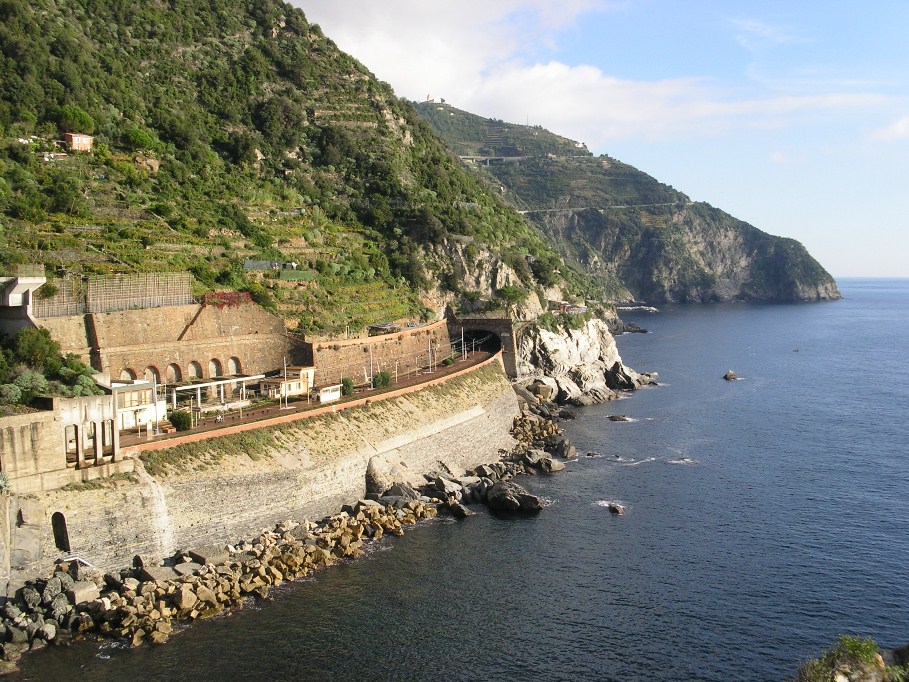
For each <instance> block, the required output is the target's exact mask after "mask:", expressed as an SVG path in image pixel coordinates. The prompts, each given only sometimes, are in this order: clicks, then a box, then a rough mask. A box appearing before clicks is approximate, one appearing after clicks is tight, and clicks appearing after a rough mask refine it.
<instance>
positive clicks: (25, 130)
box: [0, 0, 589, 335]
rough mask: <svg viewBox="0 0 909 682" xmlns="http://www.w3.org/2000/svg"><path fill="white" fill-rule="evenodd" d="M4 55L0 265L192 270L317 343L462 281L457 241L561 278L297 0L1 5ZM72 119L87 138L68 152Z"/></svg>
mask: <svg viewBox="0 0 909 682" xmlns="http://www.w3.org/2000/svg"><path fill="white" fill-rule="evenodd" d="M0 47H2V48H3V49H2V50H0V72H2V73H3V74H4V78H3V80H2V82H0V269H2V268H3V266H5V265H12V264H16V263H44V264H45V265H46V266H47V267H48V268H49V269H50V271H51V274H52V275H62V274H63V273H64V272H65V273H70V274H72V273H76V274H104V273H110V272H135V271H140V272H141V271H148V272H152V271H162V270H170V271H173V270H187V271H190V272H192V273H193V275H194V276H195V278H196V289H197V292H198V293H202V292H204V291H207V290H212V289H233V290H240V291H248V292H249V293H250V294H251V295H252V297H253V299H254V300H256V301H257V302H259V303H261V304H262V305H264V306H265V307H266V308H269V309H272V310H275V311H277V312H278V313H280V314H281V315H283V316H284V317H285V319H287V320H288V322H289V323H290V326H294V325H297V326H298V328H299V330H300V331H301V332H302V333H306V334H318V335H331V334H336V333H338V332H339V331H343V330H344V329H345V328H346V327H348V326H349V327H351V328H352V329H359V328H362V327H363V326H365V325H367V324H371V323H374V322H387V321H391V320H396V319H419V318H423V317H425V316H426V314H427V313H426V311H425V308H424V306H423V304H422V303H421V299H420V293H421V292H422V291H425V290H427V289H430V288H433V287H434V286H436V285H437V284H439V283H440V282H441V286H442V287H443V289H444V288H448V289H449V290H451V291H457V290H458V288H459V283H458V282H456V281H452V280H451V279H450V278H446V277H445V273H450V272H451V271H452V265H451V256H450V248H449V247H450V245H449V243H448V241H449V239H451V238H453V237H454V236H458V237H464V238H470V239H472V240H473V242H474V243H475V244H476V245H477V246H478V247H479V246H482V247H485V248H486V249H488V250H489V251H491V252H492V253H493V254H495V255H497V256H501V257H505V256H508V258H510V259H512V260H513V261H515V262H518V261H520V262H524V263H525V266H526V258H527V257H528V256H529V257H531V258H534V259H537V260H538V261H539V262H540V263H541V264H545V265H541V266H538V267H537V269H535V270H529V269H527V271H526V272H523V273H522V274H521V279H522V283H523V286H525V287H526V288H527V289H528V290H531V289H533V288H535V287H536V286H537V284H539V283H542V284H553V283H557V282H559V281H560V279H559V277H558V276H557V274H556V273H557V271H558V270H559V263H560V259H559V257H558V255H557V254H556V253H555V251H554V249H553V248H552V247H551V246H550V245H549V244H548V242H547V241H546V240H545V238H544V237H542V235H540V233H539V232H538V231H537V230H535V229H534V228H533V227H531V226H530V225H529V224H528V223H527V222H526V220H524V219H523V218H522V217H521V216H520V215H518V214H516V213H515V212H514V211H513V210H511V209H510V208H509V207H508V206H507V205H506V204H505V202H504V201H503V200H502V199H501V198H500V197H498V196H497V195H496V194H495V193H493V192H489V191H488V190H487V189H486V186H485V183H484V182H483V181H482V179H481V178H478V177H477V176H476V175H475V174H473V173H470V172H469V171H467V170H466V169H464V168H463V167H462V165H461V164H460V163H459V161H458V159H457V158H456V157H454V156H453V155H452V154H451V153H450V151H449V150H448V149H447V148H446V147H445V145H444V143H443V142H442V141H441V140H439V139H438V138H437V137H436V136H435V134H434V133H433V132H432V130H431V128H430V127H429V125H428V124H427V123H426V122H425V121H424V120H423V119H422V118H421V117H420V116H419V115H418V114H417V112H416V111H415V110H414V109H413V107H412V106H411V105H410V104H409V103H407V102H404V101H401V100H399V99H398V98H397V97H395V95H394V93H393V92H392V91H391V89H390V88H389V86H388V85H387V84H384V83H381V82H379V81H377V80H375V79H374V78H373V77H372V76H371V74H369V72H368V71H366V69H365V68H364V67H363V66H362V65H360V64H359V63H357V62H356V61H355V60H354V59H352V58H351V57H349V56H348V55H346V54H344V53H342V52H340V51H339V50H338V49H337V48H336V47H335V45H334V44H333V43H332V42H331V41H330V40H329V39H327V38H326V37H325V36H324V35H322V32H321V30H320V29H319V27H318V26H316V25H313V24H310V23H309V22H308V21H307V20H306V17H305V16H304V15H303V13H302V12H301V11H300V10H298V9H295V8H293V7H291V6H290V5H288V4H286V3H283V2H278V1H277V0H261V1H260V0H256V1H253V0H240V2H233V1H229V0H175V1H174V2H171V3H169V4H167V5H166V6H164V5H160V4H156V3H125V4H124V3H112V2H109V1H108V0H37V1H35V2H27V1H26V0H3V1H2V2H0ZM67 131H70V132H82V133H92V134H94V136H95V137H94V150H93V152H92V153H90V154H87V153H72V152H70V153H68V154H66V155H60V153H61V152H63V151H64V149H63V148H62V147H61V146H59V145H58V139H59V137H60V136H61V134H62V133H64V132H67ZM246 259H251V260H273V261H279V262H285V263H290V262H293V263H296V264H297V267H296V269H294V270H293V272H296V273H300V274H299V276H298V275H285V276H283V277H282V276H281V273H280V271H278V272H276V271H272V270H265V271H257V270H245V269H244V267H243V261H244V260H246ZM525 269H526V267H525ZM569 279H570V282H571V283H572V286H573V287H574V288H575V289H576V290H578V291H581V290H584V289H585V288H589V283H587V282H586V280H585V279H584V276H583V274H582V273H580V272H575V273H573V274H572V275H571V277H570V278H569Z"/></svg>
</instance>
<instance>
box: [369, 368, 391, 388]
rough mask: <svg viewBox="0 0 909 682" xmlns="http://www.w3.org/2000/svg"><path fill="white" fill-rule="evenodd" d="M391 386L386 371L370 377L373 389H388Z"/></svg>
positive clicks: (389, 377) (389, 375)
mask: <svg viewBox="0 0 909 682" xmlns="http://www.w3.org/2000/svg"><path fill="white" fill-rule="evenodd" d="M389 386H391V374H389V373H388V372H386V371H384V370H383V371H381V372H376V373H375V374H373V376H372V387H373V388H388V387H389Z"/></svg>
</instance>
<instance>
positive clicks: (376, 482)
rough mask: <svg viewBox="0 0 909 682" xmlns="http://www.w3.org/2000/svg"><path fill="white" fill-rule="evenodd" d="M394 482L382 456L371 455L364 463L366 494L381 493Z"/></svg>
mask: <svg viewBox="0 0 909 682" xmlns="http://www.w3.org/2000/svg"><path fill="white" fill-rule="evenodd" d="M394 484H395V482H394V480H393V479H392V477H391V476H390V475H389V473H388V467H387V465H386V463H385V460H384V458H382V457H380V456H378V455H373V456H372V457H370V458H369V464H367V465H366V494H367V495H381V494H382V493H384V492H385V491H386V490H388V489H389V488H390V487H391V486H393V485H394Z"/></svg>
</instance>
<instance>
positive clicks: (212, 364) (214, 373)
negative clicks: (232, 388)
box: [208, 358, 224, 379]
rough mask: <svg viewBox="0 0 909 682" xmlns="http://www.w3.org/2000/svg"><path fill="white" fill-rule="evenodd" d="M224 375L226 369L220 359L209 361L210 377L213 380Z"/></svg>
mask: <svg viewBox="0 0 909 682" xmlns="http://www.w3.org/2000/svg"><path fill="white" fill-rule="evenodd" d="M223 373H224V368H223V367H222V366H221V361H220V360H218V358H212V359H211V360H209V361H208V376H209V377H210V378H212V379H214V378H216V377H219V376H221V375H222V374H223Z"/></svg>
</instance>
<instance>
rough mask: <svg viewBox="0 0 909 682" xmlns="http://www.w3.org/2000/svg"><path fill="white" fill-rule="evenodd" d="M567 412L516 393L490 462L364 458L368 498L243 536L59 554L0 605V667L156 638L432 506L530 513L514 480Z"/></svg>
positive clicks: (353, 553) (555, 455) (557, 450)
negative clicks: (99, 562) (152, 556)
mask: <svg viewBox="0 0 909 682" xmlns="http://www.w3.org/2000/svg"><path fill="white" fill-rule="evenodd" d="M570 416H571V414H570V413H569V412H567V411H565V410H564V409H562V408H559V407H558V406H556V405H554V404H552V403H549V404H547V403H546V402H541V401H539V400H538V399H536V398H533V399H532V400H531V401H529V402H524V403H523V404H522V412H521V414H519V415H518V416H516V417H515V418H514V422H513V427H512V434H513V436H514V438H515V440H516V442H517V444H516V445H515V447H514V448H513V449H512V450H511V451H503V450H500V452H499V459H498V460H497V461H495V462H492V463H490V464H486V465H481V466H478V467H476V468H475V469H473V470H470V471H467V472H466V473H465V474H464V475H456V474H454V473H453V472H451V471H448V470H444V471H432V472H427V473H425V474H424V475H423V477H424V479H425V484H424V485H421V486H416V487H415V486H412V485H411V484H409V483H408V482H407V480H406V476H403V475H402V476H401V477H396V476H395V475H394V472H393V471H392V472H389V471H387V470H383V468H382V467H381V466H379V465H378V460H377V461H376V462H373V461H371V462H370V466H369V468H368V469H367V474H366V492H367V494H366V497H365V498H364V499H361V500H358V501H357V502H356V503H354V504H350V505H345V506H344V507H343V508H342V510H341V511H340V512H339V513H337V514H334V515H332V516H328V517H326V518H324V519H322V520H321V521H319V522H317V523H313V522H310V521H308V520H305V519H304V520H299V521H296V520H287V521H284V522H281V523H279V524H277V525H276V526H275V527H274V528H273V529H270V530H265V531H263V532H262V533H260V534H259V535H258V536H256V537H255V538H253V539H251V540H243V541H240V542H236V543H232V544H224V545H216V546H202V547H197V548H194V549H191V550H186V551H180V552H177V553H176V554H175V555H174V556H172V557H169V558H167V559H166V560H164V561H163V562H155V561H151V560H149V559H148V558H146V557H141V556H137V557H135V559H134V561H133V566H131V567H128V568H123V569H121V570H120V571H115V572H109V573H104V574H102V573H100V572H98V571H95V570H93V569H91V568H90V567H86V566H84V565H83V564H81V563H80V562H78V561H63V562H60V563H58V564H57V566H56V569H55V571H54V573H53V574H52V575H51V576H49V577H45V578H41V579H36V580H32V581H29V582H28V583H26V585H25V586H24V587H22V588H20V589H19V590H18V591H17V592H16V595H15V597H14V598H10V599H8V600H7V601H6V603H5V604H4V605H3V607H2V609H0V633H2V638H3V642H2V643H0V659H2V660H0V674H10V673H14V672H16V671H18V665H17V663H18V662H19V661H20V659H21V658H22V656H23V655H24V654H26V653H28V652H30V651H36V650H40V649H43V648H44V647H46V646H48V645H53V646H60V645H63V646H65V645H68V644H70V643H72V642H74V641H77V640H80V639H85V638H89V637H104V638H114V639H118V640H120V641H125V642H128V643H129V644H130V645H132V646H140V645H143V644H145V643H149V644H164V643H165V642H167V641H168V639H169V638H170V637H171V636H172V635H173V634H175V633H176V632H177V631H178V630H179V628H180V627H181V625H183V626H185V625H186V624H189V623H191V622H193V621H195V620H199V619H205V618H210V617H212V616H215V615H217V614H220V613H222V612H224V611H226V610H229V609H237V608H242V607H243V606H244V605H245V604H247V603H249V602H250V601H251V600H261V599H266V598H268V597H269V592H270V590H271V588H273V587H275V586H277V585H280V584H281V583H283V582H286V581H291V580H297V579H300V578H304V577H306V576H309V575H311V574H312V573H314V572H318V571H321V570H323V569H325V568H327V567H329V566H331V565H332V564H334V563H336V562H339V561H344V560H353V559H357V558H359V557H360V556H361V555H362V553H363V552H364V550H365V548H366V547H367V545H368V544H369V543H374V542H378V541H380V540H381V539H382V538H383V537H385V536H388V535H392V536H400V535H403V534H404V528H405V527H406V526H408V525H413V524H416V523H418V522H420V521H423V520H426V519H431V518H433V517H435V516H437V515H438V514H440V513H447V514H451V515H453V516H455V517H457V518H465V517H467V516H471V515H473V514H474V513H476V512H474V511H472V510H471V509H470V508H469V505H475V504H485V505H487V506H488V508H489V509H490V511H491V512H492V513H497V514H504V515H517V514H532V513H537V512H539V511H540V510H541V509H543V507H544V503H543V501H542V500H540V498H538V497H536V496H534V495H531V494H530V493H528V492H527V491H526V490H524V488H522V487H521V486H520V485H519V484H518V483H517V482H515V481H514V479H515V478H516V477H518V476H522V475H535V474H552V473H555V472H558V471H560V470H562V469H563V468H564V467H565V464H564V462H563V460H566V459H572V458H575V457H577V451H576V449H575V447H574V445H572V443H571V441H570V439H568V437H567V436H565V434H564V433H563V432H562V429H561V427H560V426H559V425H558V423H557V420H559V419H562V418H570ZM156 564H159V565H156Z"/></svg>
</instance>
